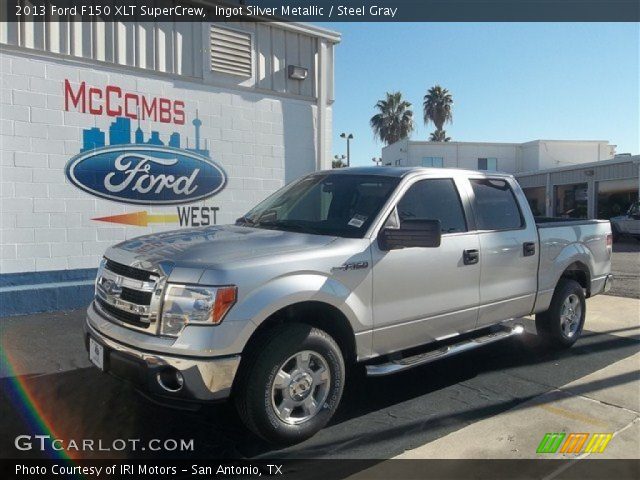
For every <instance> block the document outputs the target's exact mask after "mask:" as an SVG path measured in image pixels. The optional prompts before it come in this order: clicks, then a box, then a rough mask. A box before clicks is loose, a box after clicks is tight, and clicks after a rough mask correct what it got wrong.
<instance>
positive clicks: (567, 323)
mask: <svg viewBox="0 0 640 480" xmlns="http://www.w3.org/2000/svg"><path fill="white" fill-rule="evenodd" d="M585 315H586V302H585V296H584V290H583V289H582V286H581V285H580V284H579V283H578V282H576V281H575V280H570V279H568V278H561V279H560V281H559V282H558V286H557V287H556V289H555V291H554V292H553V298H552V299H551V305H550V306H549V310H547V311H546V312H543V313H539V314H537V315H536V329H537V331H538V335H540V336H541V337H542V338H543V339H544V340H545V341H546V342H547V343H549V344H550V345H552V346H554V347H559V348H568V347H570V346H571V345H573V344H574V343H575V342H576V340H578V338H579V337H580V335H581V334H582V327H583V326H584V319H585Z"/></svg>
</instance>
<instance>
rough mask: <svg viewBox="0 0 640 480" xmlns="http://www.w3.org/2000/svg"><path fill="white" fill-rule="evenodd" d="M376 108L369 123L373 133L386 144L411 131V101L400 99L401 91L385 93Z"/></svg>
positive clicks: (400, 138) (403, 136)
mask: <svg viewBox="0 0 640 480" xmlns="http://www.w3.org/2000/svg"><path fill="white" fill-rule="evenodd" d="M375 108H376V109H378V113H376V114H375V115H374V116H373V117H371V120H370V121H369V123H370V124H371V128H372V129H373V134H374V136H375V137H376V138H379V139H380V140H381V141H382V142H384V143H386V144H387V145H391V144H392V143H395V142H397V141H398V140H402V139H403V138H407V137H408V136H409V134H410V133H411V132H412V131H413V111H411V103H410V102H407V101H406V100H403V99H402V93H400V92H394V93H389V92H387V93H386V98H385V99H384V100H379V101H378V103H376V105H375Z"/></svg>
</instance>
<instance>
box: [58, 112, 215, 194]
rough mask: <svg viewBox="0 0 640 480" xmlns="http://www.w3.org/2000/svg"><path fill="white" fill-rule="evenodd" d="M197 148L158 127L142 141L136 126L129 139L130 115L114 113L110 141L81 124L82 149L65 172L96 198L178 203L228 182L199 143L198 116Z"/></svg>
mask: <svg viewBox="0 0 640 480" xmlns="http://www.w3.org/2000/svg"><path fill="white" fill-rule="evenodd" d="M193 125H194V127H195V148H188V147H187V148H181V146H180V141H181V140H180V135H179V134H178V133H177V132H174V133H172V134H171V135H170V137H169V142H168V145H164V143H163V142H162V141H161V139H160V135H159V133H158V132H156V131H153V132H151V136H150V138H149V139H148V140H147V141H145V139H144V133H143V132H142V130H141V128H140V126H138V128H137V130H136V131H135V135H134V136H135V143H131V120H130V119H129V118H126V117H117V118H116V120H115V121H114V122H113V123H112V124H111V126H110V127H109V140H110V144H109V145H108V146H107V145H105V132H102V131H101V130H100V129H99V128H90V129H85V130H84V132H83V143H84V144H83V148H82V151H81V153H80V154H78V155H76V156H75V157H73V158H72V159H71V160H69V163H68V164H67V167H66V171H65V173H66V176H67V178H68V179H69V181H71V183H73V184H74V185H75V186H76V187H78V188H80V189H81V190H84V191H85V192H87V193H90V194H92V195H95V196H97V197H101V198H105V199H108V200H114V201H118V202H122V203H131V204H138V205H176V204H181V203H190V202H195V201H198V200H202V199H205V198H207V197H211V196H212V195H215V194H216V193H218V192H220V191H221V190H222V189H223V188H224V186H225V184H226V181H227V177H226V174H225V172H224V170H223V169H222V168H221V167H220V166H219V165H217V164H216V163H215V162H213V161H212V160H211V158H210V154H209V150H208V148H207V147H206V145H205V148H201V146H200V126H201V125H202V122H201V121H200V119H198V118H197V117H196V118H195V119H194V120H193Z"/></svg>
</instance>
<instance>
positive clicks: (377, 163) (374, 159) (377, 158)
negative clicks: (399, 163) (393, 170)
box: [371, 157, 382, 166]
mask: <svg viewBox="0 0 640 480" xmlns="http://www.w3.org/2000/svg"><path fill="white" fill-rule="evenodd" d="M371 161H372V162H373V163H375V164H376V166H378V165H382V158H380V157H373V158H372V159H371Z"/></svg>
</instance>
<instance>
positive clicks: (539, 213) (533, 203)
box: [522, 187, 547, 217]
mask: <svg viewBox="0 0 640 480" xmlns="http://www.w3.org/2000/svg"><path fill="white" fill-rule="evenodd" d="M522 190H523V191H524V195H525V196H526V197H527V200H528V201H529V206H530V207H531V211H532V212H533V215H534V216H536V217H544V216H545V214H546V210H547V209H546V207H545V205H546V200H547V198H546V197H547V189H546V188H545V187H531V188H523V189H522Z"/></svg>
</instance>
